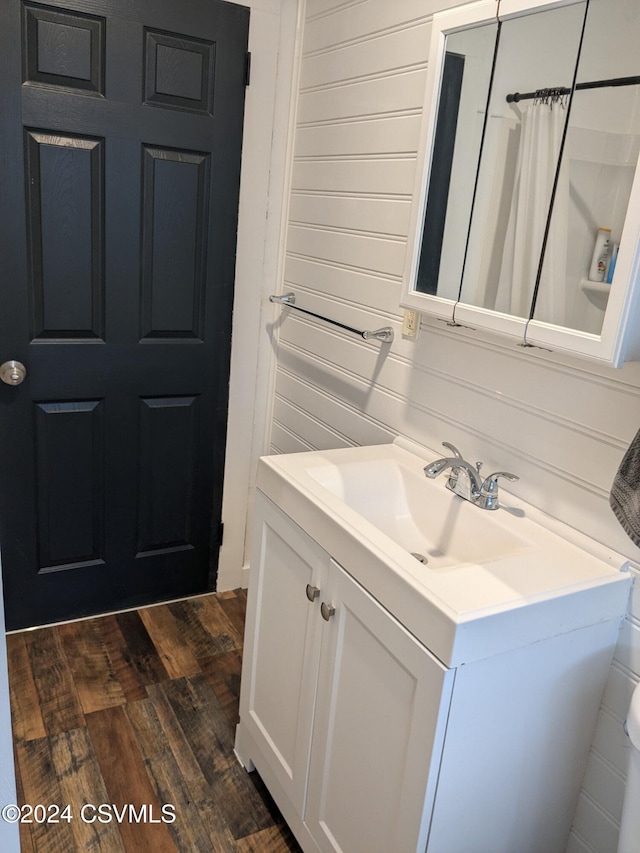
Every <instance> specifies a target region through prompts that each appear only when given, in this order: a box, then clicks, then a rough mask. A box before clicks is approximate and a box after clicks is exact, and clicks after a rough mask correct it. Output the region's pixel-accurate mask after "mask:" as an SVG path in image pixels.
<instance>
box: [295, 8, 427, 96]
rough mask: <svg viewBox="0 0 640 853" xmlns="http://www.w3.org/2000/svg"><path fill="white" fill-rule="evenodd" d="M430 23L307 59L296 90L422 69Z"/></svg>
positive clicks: (424, 61) (302, 90) (424, 63)
mask: <svg viewBox="0 0 640 853" xmlns="http://www.w3.org/2000/svg"><path fill="white" fill-rule="evenodd" d="M430 38H431V23H430V22H429V23H426V22H425V23H423V24H419V25H418V26H412V27H409V28H407V29H402V30H398V31H396V32H393V33H389V34H387V35H381V36H374V37H372V38H371V39H370V40H368V41H364V42H359V43H358V44H354V45H350V46H349V47H340V48H336V49H335V50H332V51H330V52H329V53H319V54H314V55H311V56H307V57H306V58H305V60H304V63H303V65H302V71H301V76H300V91H301V92H306V91H307V90H309V89H313V88H315V87H328V86H330V85H334V84H336V83H343V82H346V81H350V80H357V79H358V78H361V77H362V75H363V69H366V71H365V72H364V73H365V74H366V75H368V76H373V75H380V74H383V73H396V72H397V71H398V70H401V69H405V68H411V67H412V66H417V67H424V66H425V65H426V62H427V57H428V55H429V39H430Z"/></svg>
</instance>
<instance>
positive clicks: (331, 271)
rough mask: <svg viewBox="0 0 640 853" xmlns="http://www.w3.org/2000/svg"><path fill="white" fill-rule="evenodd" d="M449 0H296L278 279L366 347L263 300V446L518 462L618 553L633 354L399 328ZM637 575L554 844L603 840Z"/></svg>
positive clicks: (636, 608) (596, 844)
mask: <svg viewBox="0 0 640 853" xmlns="http://www.w3.org/2000/svg"><path fill="white" fill-rule="evenodd" d="M454 5H458V3H457V2H456V0H398V2H389V0H307V4H306V14H307V20H306V23H305V29H304V39H303V57H302V64H301V77H300V83H299V85H300V92H299V99H298V113H297V127H296V133H295V142H294V151H293V173H292V189H291V195H290V199H289V202H290V207H289V229H288V236H287V245H286V254H285V262H284V280H283V282H282V288H283V290H293V291H294V292H295V293H296V297H297V303H298V305H300V306H301V307H304V308H308V309H309V310H312V311H317V312H318V313H321V314H324V315H326V316H328V317H331V318H333V319H336V320H338V321H340V322H342V323H347V324H349V325H352V326H355V327H357V328H360V329H364V328H369V329H375V328H378V327H380V326H384V325H391V326H392V327H393V329H394V332H395V340H394V341H393V343H392V344H391V345H390V346H389V345H380V344H378V343H371V342H365V341H363V340H361V339H359V338H358V337H356V336H354V335H351V334H349V333H348V332H346V331H341V330H339V329H336V328H335V327H332V326H330V325H327V324H325V323H323V322H322V321H321V320H316V319H313V318H310V317H307V316H302V315H300V314H296V313H295V312H288V311H286V310H282V309H280V308H276V307H274V313H273V317H274V323H275V328H276V329H277V336H278V351H277V353H278V355H277V357H278V367H277V373H276V381H275V397H274V417H273V425H272V432H271V441H272V449H273V451H274V452H297V451H303V450H309V449H315V448H318V449H319V448H328V447H341V446H345V445H354V444H355V445H358V444H375V443H380V442H386V441H390V440H392V438H393V437H394V436H395V435H397V434H402V435H405V436H407V437H409V438H411V439H414V440H415V441H418V442H419V443H422V444H425V445H426V446H428V447H432V448H434V449H435V448H438V447H439V445H440V443H441V442H442V441H445V440H448V441H452V442H453V443H454V444H456V445H458V446H459V447H460V448H461V450H462V451H463V452H464V454H465V456H467V458H471V459H482V460H484V462H485V464H486V466H487V467H490V468H492V469H500V468H506V469H507V470H513V471H514V472H515V473H517V474H519V475H520V478H521V479H520V481H519V482H518V483H515V484H513V491H514V492H515V493H516V494H517V495H518V496H520V497H522V498H523V499H525V500H528V501H530V502H531V503H533V504H534V505H537V506H539V507H541V508H542V509H543V510H545V511H546V512H548V513H549V514H550V515H552V516H554V517H557V518H559V519H560V520H562V521H564V522H566V523H568V524H570V525H572V526H574V527H576V528H578V529H580V530H582V531H584V532H585V533H587V534H588V535H590V536H593V537H594V538H595V539H597V540H599V541H601V542H604V543H605V544H607V545H608V546H609V547H611V548H613V549H616V550H618V551H620V552H621V553H622V554H624V555H626V556H627V557H628V558H630V559H635V560H640V551H639V550H638V548H636V547H635V546H634V545H633V544H632V543H631V541H630V540H629V538H628V537H627V536H626V534H625V533H624V531H623V530H622V528H621V527H620V525H619V524H618V522H617V521H616V519H615V518H614V516H613V513H612V512H611V510H610V508H609V505H608V493H609V489H610V485H611V482H612V480H613V477H614V474H615V472H616V470H617V467H618V464H619V462H620V460H621V458H622V456H623V454H624V451H625V449H626V447H627V446H628V444H629V442H630V441H631V439H632V438H633V436H634V435H635V432H636V430H637V429H638V428H639V427H640V405H639V402H640V363H638V364H628V365H625V367H624V368H623V369H622V370H612V369H609V368H607V367H603V366H599V365H596V364H592V363H590V362H588V361H581V360H577V359H572V358H570V357H568V356H563V355H558V354H556V353H548V352H543V351H540V350H523V349H522V348H521V347H519V346H517V342H516V341H509V340H508V339H506V338H499V339H496V340H493V341H492V340H489V339H486V338H483V339H482V340H479V339H478V337H477V336H476V335H475V334H474V332H473V331H472V330H466V329H455V330H452V329H450V328H447V327H446V325H445V324H444V323H442V322H440V321H434V320H430V319H427V318H422V323H421V330H420V333H419V336H418V338H417V340H416V341H410V340H406V339H403V337H402V335H401V320H402V314H403V312H402V310H401V308H400V307H399V300H400V286H401V278H402V270H403V260H404V240H405V239H406V234H407V230H408V215H409V208H410V201H411V194H412V192H413V181H414V176H415V168H416V151H417V148H418V137H419V131H420V122H421V110H422V99H423V87H424V84H425V79H426V69H427V66H428V61H429V56H428V49H429V35H430V31H431V20H432V16H433V14H434V13H436V12H438V11H442V10H444V9H445V8H448V7H451V6H454ZM639 590H640V582H639V583H638V584H637V585H636V590H635V592H634V594H633V596H632V598H631V604H630V609H629V615H628V617H627V618H626V619H625V620H624V623H623V625H622V629H621V633H620V642H619V644H618V648H617V650H616V655H615V659H614V663H613V665H612V668H611V672H610V677H609V681H608V684H607V688H606V690H605V694H604V696H603V705H602V710H601V713H600V717H599V722H598V727H597V731H596V734H595V739H594V743H593V747H592V754H591V758H590V762H589V765H588V768H587V773H586V776H585V780H584V788H583V791H582V793H581V797H580V802H579V804H578V808H577V812H576V817H575V825H574V830H573V832H572V836H571V839H570V841H569V846H568V849H567V853H612V851H613V850H614V849H615V845H616V839H617V834H618V822H619V818H620V813H621V808H622V794H623V789H624V779H625V775H626V756H627V754H628V740H626V738H625V735H624V733H623V731H622V722H623V720H624V717H625V715H626V713H627V708H628V704H629V700H630V697H631V693H632V691H633V688H634V687H635V685H636V684H637V683H638V681H639V680H640V591H639Z"/></svg>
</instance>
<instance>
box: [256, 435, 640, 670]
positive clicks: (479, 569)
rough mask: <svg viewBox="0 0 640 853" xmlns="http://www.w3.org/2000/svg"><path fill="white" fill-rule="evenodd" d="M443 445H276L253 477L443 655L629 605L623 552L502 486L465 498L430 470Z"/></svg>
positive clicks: (458, 660)
mask: <svg viewBox="0 0 640 853" xmlns="http://www.w3.org/2000/svg"><path fill="white" fill-rule="evenodd" d="M401 445H402V446H401ZM441 455H442V454H440V453H437V452H433V451H430V450H428V449H427V448H414V446H411V445H410V444H409V443H408V442H403V441H402V440H397V441H396V442H394V443H393V444H385V445H377V446H371V447H352V448H344V449H339V450H327V451H315V452H309V453H292V454H287V455H278V456H268V457H263V459H261V461H260V465H259V467H258V480H257V485H258V488H259V489H260V490H261V491H262V492H263V493H264V494H265V495H266V496H267V497H268V498H270V499H271V500H272V501H273V502H274V503H276V504H277V505H278V506H279V507H280V508H281V509H282V510H283V511H284V512H285V513H286V514H287V515H289V517H290V518H291V519H292V520H293V521H294V522H296V524H298V525H299V527H301V528H302V529H303V530H304V531H305V532H306V533H307V534H308V535H309V536H310V537H311V538H312V539H314V540H315V541H316V542H317V543H318V545H320V547H321V548H322V549H324V551H326V552H327V553H328V554H330V555H331V557H333V559H335V560H336V561H337V562H338V563H339V564H340V565H342V566H343V567H345V568H346V569H347V571H348V572H349V573H350V574H352V575H353V576H354V577H355V578H356V580H358V581H360V582H361V583H362V585H363V586H364V587H365V588H366V589H367V590H369V592H370V593H371V594H372V595H373V596H374V598H376V599H377V600H378V601H380V602H383V603H384V605H385V606H386V607H387V608H388V609H389V610H390V611H391V612H392V613H394V614H395V615H396V617H397V618H398V619H399V620H400V621H401V622H402V624H403V625H405V626H406V627H407V629H408V630H409V631H410V632H411V633H412V634H413V635H414V636H416V637H417V638H418V639H419V640H420V641H421V642H423V643H424V644H425V645H426V646H427V647H428V648H429V649H431V650H432V651H433V653H434V654H436V655H437V657H438V658H439V659H440V660H441V661H442V662H443V663H444V664H445V665H446V666H458V665H460V664H462V663H466V662H471V661H473V660H480V659H482V658H485V657H489V656H491V655H494V654H498V653H500V652H506V651H508V650H509V649H513V648H516V647H518V646H521V645H525V644H527V643H531V642H535V641H536V640H538V639H542V638H544V637H549V636H554V635H556V634H562V633H566V632H568V631H573V630H577V629H579V628H580V627H583V626H585V625H592V624H594V623H596V622H600V621H605V620H606V619H613V618H616V617H619V616H620V614H621V613H623V612H624V610H625V605H626V599H627V597H628V590H629V583H630V581H629V574H628V572H626V573H625V569H626V568H627V567H628V561H626V560H625V558H624V557H622V556H621V555H620V554H617V553H615V552H613V551H611V549H608V548H605V547H604V546H603V545H601V544H599V543H597V542H594V541H593V540H591V539H589V538H588V537H587V536H585V535H583V534H582V533H579V532H578V531H576V530H573V529H572V528H569V527H567V526H566V525H563V524H561V523H560V522H558V521H556V520H554V519H552V518H549V517H548V516H546V515H545V514H544V513H542V512H540V511H539V510H537V509H535V508H533V507H531V506H529V505H528V504H526V503H524V502H523V501H520V500H518V499H516V498H514V497H513V496H512V495H510V494H509V493H508V492H507V491H506V490H502V489H501V495H500V502H501V505H502V506H501V507H500V509H497V510H485V509H480V508H479V507H477V506H474V505H473V504H471V503H470V502H469V501H465V500H463V498H461V497H459V496H458V495H455V494H453V493H452V492H451V491H450V490H448V489H447V488H446V482H447V474H446V473H444V474H442V475H441V476H440V477H438V478H437V479H436V480H429V479H427V477H426V476H425V475H424V473H423V468H424V466H425V465H426V464H428V463H430V462H433V461H435V459H437V458H438V457H440V456H441ZM414 555H419V556H420V557H422V558H425V559H426V563H423V562H422V561H421V560H418V559H416V557H415V556H414Z"/></svg>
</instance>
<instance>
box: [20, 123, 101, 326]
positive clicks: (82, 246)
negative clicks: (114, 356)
mask: <svg viewBox="0 0 640 853" xmlns="http://www.w3.org/2000/svg"><path fill="white" fill-rule="evenodd" d="M26 157H27V162H26V178H27V191H28V195H27V222H28V226H29V232H28V265H29V290H30V300H29V302H30V305H31V312H32V314H31V330H32V331H31V335H32V340H38V339H46V338H100V339H101V338H102V337H103V335H104V299H103V292H104V280H103V263H102V255H103V246H104V240H103V232H104V220H103V208H102V199H103V196H104V189H103V187H104V140H100V139H89V138H85V139H82V138H80V137H77V136H62V135H60V134H55V135H54V134H51V133H46V132H38V131H35V130H27V131H26Z"/></svg>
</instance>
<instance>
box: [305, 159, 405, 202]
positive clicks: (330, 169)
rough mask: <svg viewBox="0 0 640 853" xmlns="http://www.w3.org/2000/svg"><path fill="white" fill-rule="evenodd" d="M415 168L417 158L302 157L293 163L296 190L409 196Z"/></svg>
mask: <svg viewBox="0 0 640 853" xmlns="http://www.w3.org/2000/svg"><path fill="white" fill-rule="evenodd" d="M414 170H415V158H398V159H393V160H392V159H389V160H385V161H381V160H376V159H367V160H365V159H361V160H358V159H352V160H346V159H345V160H298V161H296V162H295V163H294V166H293V174H292V189H293V190H320V191H323V190H325V191H327V190H328V191H335V192H341V193H363V194H365V193H366V194H368V195H392V196H396V197H397V196H399V195H402V196H408V195H409V194H410V193H411V188H412V185H413V175H414Z"/></svg>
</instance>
